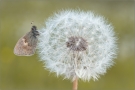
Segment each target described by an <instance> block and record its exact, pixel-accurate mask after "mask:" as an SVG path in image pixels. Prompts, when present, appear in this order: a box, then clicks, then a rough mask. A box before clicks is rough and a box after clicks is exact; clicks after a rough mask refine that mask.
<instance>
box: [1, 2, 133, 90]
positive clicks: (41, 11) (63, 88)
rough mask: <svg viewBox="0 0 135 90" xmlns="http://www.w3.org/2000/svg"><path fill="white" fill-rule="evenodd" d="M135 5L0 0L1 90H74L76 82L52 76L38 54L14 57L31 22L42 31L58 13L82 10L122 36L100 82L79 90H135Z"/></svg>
mask: <svg viewBox="0 0 135 90" xmlns="http://www.w3.org/2000/svg"><path fill="white" fill-rule="evenodd" d="M134 6H135V2H134V1H131V0H127V1H122V0H120V1H118V0H115V1H114V0H111V1H110V0H108V1H107V0H101V1H100V0H99V1H97V0H96V1H94V0H92V1H90V0H73V1H72V0H69V1H66V0H0V90H71V89H72V83H71V81H69V80H63V78H62V77H56V76H55V74H52V73H49V71H47V70H45V69H44V67H43V63H42V62H40V61H39V58H38V55H34V56H31V57H18V56H15V55H14V54H13V49H14V46H15V44H16V42H17V40H18V39H19V38H20V37H21V36H23V35H24V34H25V33H26V32H28V31H29V30H30V28H31V26H32V25H31V22H32V21H34V25H36V26H37V27H38V28H41V27H43V25H44V21H45V20H46V19H47V18H48V17H50V16H51V15H53V13H54V12H57V11H59V10H63V9H81V10H84V11H88V10H91V11H94V12H95V13H97V14H100V15H103V16H104V17H106V19H107V20H108V21H109V22H111V23H112V25H113V26H114V29H115V32H116V36H117V37H118V46H119V50H118V58H117V59H116V60H115V65H114V66H113V67H112V68H110V69H109V70H108V71H107V73H106V74H105V75H104V76H101V78H100V79H99V80H98V81H93V80H91V81H90V82H84V81H81V80H79V90H135V70H134V65H135V61H134V60H135V56H134V54H135V51H134V50H135V42H134V39H135V38H134V34H135V33H134V30H135V26H134V24H135V15H134V14H135V13H134V11H135V9H134Z"/></svg>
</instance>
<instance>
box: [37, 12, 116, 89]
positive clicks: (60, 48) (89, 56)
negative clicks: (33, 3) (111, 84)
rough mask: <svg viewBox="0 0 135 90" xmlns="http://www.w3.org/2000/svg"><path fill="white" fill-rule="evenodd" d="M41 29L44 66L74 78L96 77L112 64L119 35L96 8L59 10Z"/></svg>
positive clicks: (41, 50)
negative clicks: (91, 10) (116, 34)
mask: <svg viewBox="0 0 135 90" xmlns="http://www.w3.org/2000/svg"><path fill="white" fill-rule="evenodd" d="M45 24H46V26H45V27H44V28H42V29H41V30H40V36H39V42H38V46H37V48H38V50H39V56H40V58H41V60H42V61H43V62H44V63H45V68H46V69H48V70H49V71H50V72H55V73H56V75H57V76H59V75H62V76H63V77H64V79H65V78H66V79H71V80H72V81H73V90H77V82H78V81H77V80H78V79H82V80H84V81H86V80H87V81H89V80H90V79H94V80H97V79H98V78H99V77H100V75H103V74H105V73H106V70H107V69H108V68H109V67H110V66H112V65H113V59H114V58H115V56H116V38H115V35H114V31H113V27H112V26H111V25H110V24H108V22H107V21H106V20H105V19H104V18H103V17H101V16H99V15H95V14H94V13H93V12H90V11H88V12H83V11H74V10H67V11H61V12H59V13H56V14H55V15H54V16H52V17H50V18H49V19H48V20H47V21H46V23H45Z"/></svg>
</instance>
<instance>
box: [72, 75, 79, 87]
mask: <svg viewBox="0 0 135 90" xmlns="http://www.w3.org/2000/svg"><path fill="white" fill-rule="evenodd" d="M77 87H78V78H77V77H76V79H75V80H74V81H73V90H77Z"/></svg>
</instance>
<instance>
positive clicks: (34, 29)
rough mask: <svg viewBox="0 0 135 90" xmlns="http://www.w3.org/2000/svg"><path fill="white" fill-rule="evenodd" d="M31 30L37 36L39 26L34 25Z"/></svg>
mask: <svg viewBox="0 0 135 90" xmlns="http://www.w3.org/2000/svg"><path fill="white" fill-rule="evenodd" d="M31 31H32V33H33V36H34V37H35V38H36V36H38V35H39V32H38V31H37V27H36V26H32V28H31Z"/></svg>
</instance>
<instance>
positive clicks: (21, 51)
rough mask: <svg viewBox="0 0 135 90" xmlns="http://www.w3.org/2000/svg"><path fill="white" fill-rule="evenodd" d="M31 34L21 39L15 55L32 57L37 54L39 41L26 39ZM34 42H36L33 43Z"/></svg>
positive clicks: (16, 46) (15, 49)
mask: <svg viewBox="0 0 135 90" xmlns="http://www.w3.org/2000/svg"><path fill="white" fill-rule="evenodd" d="M28 35H29V34H26V35H25V36H23V37H22V38H20V39H19V40H18V42H17V44H16V45H15V48H14V54H15V55H17V56H31V55H33V54H34V53H35V48H36V44H37V39H35V40H32V39H33V38H26V37H27V36H28ZM32 41H34V42H32Z"/></svg>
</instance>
